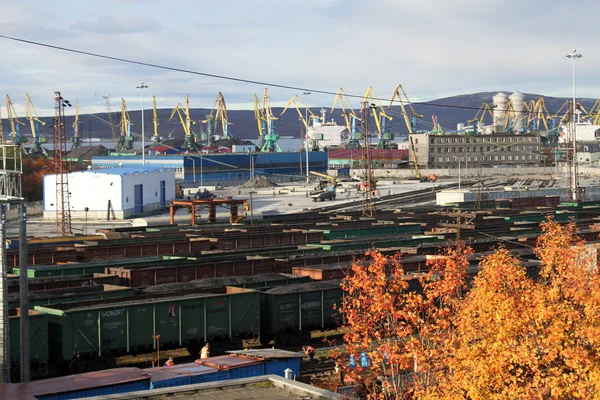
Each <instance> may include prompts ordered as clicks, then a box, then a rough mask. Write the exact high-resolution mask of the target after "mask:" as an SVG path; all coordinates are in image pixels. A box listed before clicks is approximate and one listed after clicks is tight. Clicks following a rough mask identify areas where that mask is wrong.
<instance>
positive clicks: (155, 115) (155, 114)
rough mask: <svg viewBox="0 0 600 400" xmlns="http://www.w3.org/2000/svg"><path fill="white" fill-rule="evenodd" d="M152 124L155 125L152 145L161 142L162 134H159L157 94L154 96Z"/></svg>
mask: <svg viewBox="0 0 600 400" xmlns="http://www.w3.org/2000/svg"><path fill="white" fill-rule="evenodd" d="M152 125H153V126H154V134H153V135H152V145H153V146H158V145H159V144H160V136H158V125H159V122H158V112H157V111H156V96H152Z"/></svg>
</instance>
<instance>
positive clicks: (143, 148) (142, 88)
mask: <svg viewBox="0 0 600 400" xmlns="http://www.w3.org/2000/svg"><path fill="white" fill-rule="evenodd" d="M137 88H138V89H141V91H142V165H146V143H145V140H146V139H145V138H146V135H145V134H144V89H147V88H148V85H144V82H142V83H140V86H137ZM194 178H195V176H194Z"/></svg>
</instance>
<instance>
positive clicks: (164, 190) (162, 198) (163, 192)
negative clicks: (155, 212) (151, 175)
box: [160, 181, 167, 207]
mask: <svg viewBox="0 0 600 400" xmlns="http://www.w3.org/2000/svg"><path fill="white" fill-rule="evenodd" d="M160 206H161V207H166V206H167V186H166V182H165V181H160Z"/></svg>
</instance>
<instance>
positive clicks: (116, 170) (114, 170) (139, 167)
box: [83, 165, 166, 175]
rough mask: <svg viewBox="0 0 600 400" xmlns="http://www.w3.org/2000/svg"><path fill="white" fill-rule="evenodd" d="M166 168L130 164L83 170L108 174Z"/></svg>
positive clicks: (128, 173)
mask: <svg viewBox="0 0 600 400" xmlns="http://www.w3.org/2000/svg"><path fill="white" fill-rule="evenodd" d="M163 169H166V168H160V167H157V166H142V165H136V166H130V167H115V168H100V169H90V170H87V171H83V172H86V173H96V174H107V175H131V174H141V173H145V172H153V171H160V170H163Z"/></svg>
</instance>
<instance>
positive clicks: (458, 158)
mask: <svg viewBox="0 0 600 400" xmlns="http://www.w3.org/2000/svg"><path fill="white" fill-rule="evenodd" d="M452 157H454V158H456V159H457V160H458V190H459V191H460V157H456V156H452Z"/></svg>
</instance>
